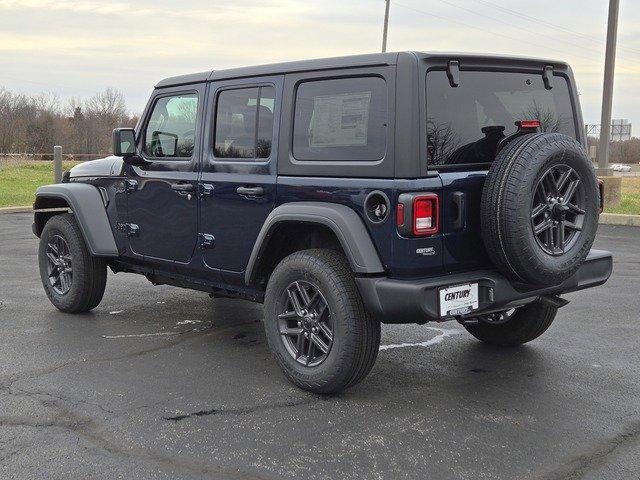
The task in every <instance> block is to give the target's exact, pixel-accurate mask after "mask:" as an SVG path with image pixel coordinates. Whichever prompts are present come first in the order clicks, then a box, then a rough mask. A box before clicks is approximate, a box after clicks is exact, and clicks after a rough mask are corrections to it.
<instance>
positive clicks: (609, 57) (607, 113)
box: [597, 0, 620, 175]
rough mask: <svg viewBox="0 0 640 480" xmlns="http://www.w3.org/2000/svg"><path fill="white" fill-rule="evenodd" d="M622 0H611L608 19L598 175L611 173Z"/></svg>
mask: <svg viewBox="0 0 640 480" xmlns="http://www.w3.org/2000/svg"><path fill="white" fill-rule="evenodd" d="M619 8H620V0H609V18H608V20H607V48H606V53H605V60H604V85H603V87H602V116H601V118H600V144H599V145H598V152H597V159H598V175H611V171H610V169H609V141H610V140H611V104H612V102H613V73H614V70H615V64H616V38H617V35H618V11H619Z"/></svg>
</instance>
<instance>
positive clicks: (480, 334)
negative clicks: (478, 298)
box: [465, 301, 558, 347]
mask: <svg viewBox="0 0 640 480" xmlns="http://www.w3.org/2000/svg"><path fill="white" fill-rule="evenodd" d="M557 312H558V309H557V307H554V306H553V305H551V304H549V303H547V302H542V301H535V302H532V303H529V304H527V305H524V306H522V307H519V308H517V309H515V311H514V312H513V313H512V314H511V315H510V316H509V318H508V320H507V321H505V322H504V323H497V324H493V323H488V322H486V321H485V320H484V319H483V317H480V318H478V323H476V324H475V325H474V324H467V325H465V328H466V329H467V331H468V332H469V333H470V334H471V335H473V336H474V337H476V338H477V339H478V340H481V341H483V342H485V343H488V344H490V345H495V346H500V347H514V346H517V345H521V344H523V343H527V342H530V341H531V340H534V339H536V338H538V337H539V336H540V335H542V334H543V333H544V332H545V331H546V330H547V328H549V326H550V325H551V323H552V322H553V320H554V319H555V318H556V313H557Z"/></svg>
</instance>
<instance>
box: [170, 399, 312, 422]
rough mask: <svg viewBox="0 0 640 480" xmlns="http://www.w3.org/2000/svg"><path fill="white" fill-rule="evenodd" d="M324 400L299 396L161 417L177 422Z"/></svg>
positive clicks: (242, 413)
mask: <svg viewBox="0 0 640 480" xmlns="http://www.w3.org/2000/svg"><path fill="white" fill-rule="evenodd" d="M322 400H324V399H323V398H322V397H314V398H301V399H296V400H289V401H286V402H280V403H271V404H264V405H253V406H249V407H239V408H211V409H208V410H199V411H197V412H192V413H185V414H183V415H175V416H173V417H162V418H163V419H164V420H169V421H173V422H179V421H181V420H185V419H187V418H192V417H206V416H208V415H246V414H248V413H254V412H261V411H264V410H275V409H279V408H287V407H297V406H300V405H310V404H313V403H318V402H320V401H322Z"/></svg>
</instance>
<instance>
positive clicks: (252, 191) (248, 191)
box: [236, 187, 264, 197]
mask: <svg viewBox="0 0 640 480" xmlns="http://www.w3.org/2000/svg"><path fill="white" fill-rule="evenodd" d="M236 193H238V195H247V196H249V197H261V196H262V195H264V188H262V187H238V188H236Z"/></svg>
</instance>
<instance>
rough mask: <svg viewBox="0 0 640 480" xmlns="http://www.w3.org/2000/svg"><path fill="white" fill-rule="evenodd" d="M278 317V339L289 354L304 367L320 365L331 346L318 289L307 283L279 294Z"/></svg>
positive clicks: (326, 311) (293, 285)
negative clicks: (279, 306)
mask: <svg viewBox="0 0 640 480" xmlns="http://www.w3.org/2000/svg"><path fill="white" fill-rule="evenodd" d="M281 311H282V313H280V314H279V315H278V327H279V330H280V338H281V340H282V342H283V344H284V346H285V348H286V350H287V352H289V355H291V357H292V358H293V359H295V360H296V362H298V363H300V364H302V365H304V366H306V367H315V366H318V365H320V364H321V363H322V362H323V361H324V360H325V359H326V358H327V355H329V352H330V351H331V346H332V345H333V334H334V332H333V322H332V319H331V312H330V311H329V307H328V305H327V301H326V299H325V298H324V296H323V295H322V292H321V291H320V289H319V288H318V287H317V286H316V285H314V284H312V283H310V282H307V281H304V280H298V281H295V282H293V283H291V284H290V285H289V286H288V287H287V288H286V289H285V291H284V292H283V295H282V298H281Z"/></svg>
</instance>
